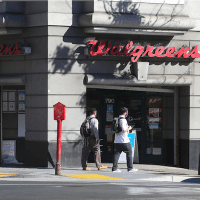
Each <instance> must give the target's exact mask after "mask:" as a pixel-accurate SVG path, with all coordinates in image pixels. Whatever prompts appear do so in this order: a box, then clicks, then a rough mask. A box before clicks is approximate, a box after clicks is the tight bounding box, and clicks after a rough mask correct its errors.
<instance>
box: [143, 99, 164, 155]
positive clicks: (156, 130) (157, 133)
mask: <svg viewBox="0 0 200 200" xmlns="http://www.w3.org/2000/svg"><path fill="white" fill-rule="evenodd" d="M146 108H147V110H146V118H147V119H146V142H147V145H146V154H148V155H161V143H162V98H161V97H152V96H151V97H148V98H147V102H146Z"/></svg>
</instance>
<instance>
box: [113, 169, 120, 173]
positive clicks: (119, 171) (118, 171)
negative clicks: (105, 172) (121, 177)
mask: <svg viewBox="0 0 200 200" xmlns="http://www.w3.org/2000/svg"><path fill="white" fill-rule="evenodd" d="M112 172H122V171H121V170H119V169H117V170H115V171H112Z"/></svg>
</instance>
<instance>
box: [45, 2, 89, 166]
mask: <svg viewBox="0 0 200 200" xmlns="http://www.w3.org/2000/svg"><path fill="white" fill-rule="evenodd" d="M82 5H83V3H82V2H72V1H61V2H57V1H49V2H48V25H49V27H48V144H49V154H50V156H51V159H52V161H51V162H49V166H51V165H54V164H55V162H56V144H57V122H56V121H55V120H54V118H53V105H54V104H56V103H57V102H61V103H63V104H64V105H66V120H64V121H63V123H62V156H61V157H62V162H61V165H62V166H63V167H66V166H67V167H74V166H81V162H80V161H81V149H82V144H83V143H82V138H81V136H80V131H79V130H80V125H81V123H82V122H83V121H84V119H85V117H86V87H85V85H83V79H84V74H85V70H84V68H83V67H82V65H81V62H83V60H82V59H85V58H84V56H83V51H82V50H83V49H82V46H83V39H84V37H85V34H84V33H83V32H82V29H80V27H78V24H77V18H78V16H80V13H81V12H82Z"/></svg>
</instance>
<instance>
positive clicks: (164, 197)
mask: <svg viewBox="0 0 200 200" xmlns="http://www.w3.org/2000/svg"><path fill="white" fill-rule="evenodd" d="M0 199H1V200H11V199H15V200H41V199H43V200H54V199H56V200H63V199H67V200H71V199H73V200H80V199H83V200H85V199H87V200H92V199H95V200H107V199H110V200H112V199H113V200H114V199H121V200H126V199H127V200H128V199H136V200H137V199H138V200H139V199H141V200H144V199H159V200H168V199H170V200H178V199H181V200H183V199H193V200H194V199H200V185H199V184H188V183H166V182H146V183H144V182H134V183H126V182H120V183H114V182H113V183H108V182H106V181H105V182H100V183H97V182H92V183H89V182H81V183H80V182H66V183H65V182H50V181H48V182H41V181H40V182H38V181H5V180H2V181H0Z"/></svg>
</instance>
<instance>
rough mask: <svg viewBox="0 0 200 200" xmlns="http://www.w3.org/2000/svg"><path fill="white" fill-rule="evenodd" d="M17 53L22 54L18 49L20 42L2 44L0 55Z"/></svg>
mask: <svg viewBox="0 0 200 200" xmlns="http://www.w3.org/2000/svg"><path fill="white" fill-rule="evenodd" d="M12 54H14V55H17V54H21V51H20V50H19V49H18V42H17V43H16V45H15V46H13V45H12V44H8V45H3V44H1V45H0V55H12Z"/></svg>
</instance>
